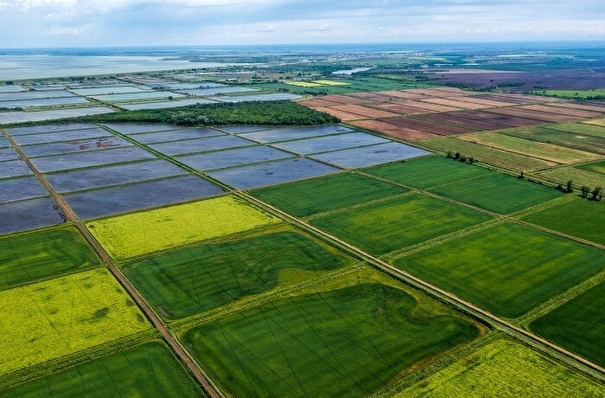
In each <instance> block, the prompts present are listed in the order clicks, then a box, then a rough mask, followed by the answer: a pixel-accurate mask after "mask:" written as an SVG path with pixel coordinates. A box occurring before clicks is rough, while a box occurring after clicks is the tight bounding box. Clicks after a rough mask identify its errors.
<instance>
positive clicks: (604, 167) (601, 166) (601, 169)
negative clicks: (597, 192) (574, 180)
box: [577, 161, 605, 174]
mask: <svg viewBox="0 0 605 398" xmlns="http://www.w3.org/2000/svg"><path fill="white" fill-rule="evenodd" d="M577 168H579V169H582V170H588V171H592V172H593V173H599V174H605V161H601V162H596V163H590V164H585V165H582V166H577Z"/></svg>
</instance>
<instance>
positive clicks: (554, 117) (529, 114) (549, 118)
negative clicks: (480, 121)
mask: <svg viewBox="0 0 605 398" xmlns="http://www.w3.org/2000/svg"><path fill="white" fill-rule="evenodd" d="M485 111H486V112H493V113H498V114H501V115H509V116H518V117H522V118H527V119H535V120H541V121H544V122H567V121H570V120H578V118H577V117H573V116H569V115H563V114H556V113H547V112H539V111H535V110H531V109H524V108H522V107H516V106H512V107H508V108H492V109H486V110H485Z"/></svg>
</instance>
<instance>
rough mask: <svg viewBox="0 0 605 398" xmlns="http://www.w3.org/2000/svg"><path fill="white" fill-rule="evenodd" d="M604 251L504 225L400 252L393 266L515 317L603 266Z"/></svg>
mask: <svg viewBox="0 0 605 398" xmlns="http://www.w3.org/2000/svg"><path fill="white" fill-rule="evenodd" d="M603 260H605V254H603V252H602V251H601V250H599V249H597V248H594V247H591V246H585V245H582V244H580V243H577V242H573V241H570V240H568V239H564V238H561V237H558V236H554V235H550V234H548V233H545V232H542V231H538V230H533V229H531V228H528V227H523V226H520V225H516V224H503V225H499V226H496V227H493V228H490V229H488V230H484V231H480V232H477V233H474V234H472V235H469V236H465V237H464V238H461V239H457V240H454V241H450V242H446V243H444V244H442V245H439V246H436V247H433V248H431V249H430V250H426V251H423V252H419V253H416V254H413V255H411V256H408V257H403V258H401V259H399V260H397V261H395V265H396V266H397V267H399V268H401V269H403V270H405V271H408V272H410V273H412V274H414V275H416V276H418V277H419V278H422V279H424V280H426V281H428V282H429V283H432V284H434V285H437V286H439V287H441V288H442V289H445V290H447V291H450V292H452V293H454V294H455V295H457V296H459V297H461V298H463V299H465V300H468V301H470V302H472V303H474V304H477V305H479V306H480V307H482V308H484V309H486V310H488V311H491V312H493V313H495V314H496V315H499V316H503V317H506V318H516V317H519V316H521V315H523V314H524V313H526V312H527V311H529V310H530V309H532V308H534V307H535V306H537V305H539V304H541V303H543V302H545V301H546V300H548V299H549V298H551V297H553V296H555V295H557V294H560V293H563V292H564V291H566V290H567V289H569V288H571V287H573V286H575V285H576V284H578V283H579V282H582V281H584V280H586V279H588V278H590V277H591V276H593V275H596V274H597V273H598V272H600V271H601V270H602V269H603V268H604V267H605V262H604V261H603Z"/></svg>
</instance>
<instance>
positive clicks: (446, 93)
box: [406, 87, 465, 98]
mask: <svg viewBox="0 0 605 398" xmlns="http://www.w3.org/2000/svg"><path fill="white" fill-rule="evenodd" d="M444 89H445V90H444ZM453 90H455V91H451V90H450V89H448V88H447V87H440V88H413V89H411V90H406V91H407V92H410V93H414V94H422V95H426V96H429V97H438V98H442V97H459V96H461V95H465V92H464V91H462V90H460V89H457V88H454V89H453Z"/></svg>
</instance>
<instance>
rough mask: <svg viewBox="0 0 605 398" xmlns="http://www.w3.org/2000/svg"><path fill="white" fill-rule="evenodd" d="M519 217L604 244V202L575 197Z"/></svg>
mask: <svg viewBox="0 0 605 398" xmlns="http://www.w3.org/2000/svg"><path fill="white" fill-rule="evenodd" d="M521 219H522V220H523V221H527V222H530V223H533V224H536V225H540V226H542V227H546V228H549V229H554V230H555V231H560V232H563V233H566V234H568V235H573V236H577V237H579V238H582V239H586V240H589V241H592V242H596V243H600V244H602V245H605V228H603V227H602V226H603V225H605V203H601V202H593V201H589V200H586V199H582V198H577V199H574V200H572V201H570V202H565V203H562V204H560V205H557V206H553V207H549V208H547V209H544V210H542V211H539V212H537V213H533V214H530V215H528V216H525V217H523V218H521Z"/></svg>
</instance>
